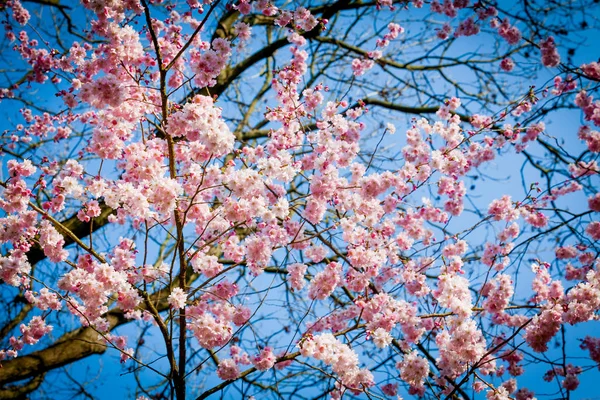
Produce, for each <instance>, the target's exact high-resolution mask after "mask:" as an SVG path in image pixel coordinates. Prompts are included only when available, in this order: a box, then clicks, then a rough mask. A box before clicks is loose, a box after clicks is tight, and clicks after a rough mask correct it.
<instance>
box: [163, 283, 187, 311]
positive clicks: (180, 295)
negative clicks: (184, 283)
mask: <svg viewBox="0 0 600 400" xmlns="http://www.w3.org/2000/svg"><path fill="white" fill-rule="evenodd" d="M167 301H168V302H169V305H170V306H171V307H172V308H175V309H178V308H184V307H185V303H186V301H187V295H186V294H185V292H184V291H183V289H181V288H179V287H176V288H173V291H172V292H171V294H170V295H169V297H168V299H167Z"/></svg>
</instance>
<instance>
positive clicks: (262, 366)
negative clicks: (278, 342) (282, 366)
mask: <svg viewBox="0 0 600 400" xmlns="http://www.w3.org/2000/svg"><path fill="white" fill-rule="evenodd" d="M275 361H277V357H275V354H273V350H272V349H271V348H270V347H265V348H264V349H262V350H261V352H260V353H259V354H258V355H256V356H254V358H252V364H254V366H255V367H256V369H257V370H259V371H266V370H268V369H271V368H273V366H274V365H275Z"/></svg>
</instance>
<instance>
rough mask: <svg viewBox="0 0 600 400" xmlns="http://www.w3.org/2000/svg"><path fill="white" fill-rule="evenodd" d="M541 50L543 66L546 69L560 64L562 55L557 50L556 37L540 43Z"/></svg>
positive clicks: (550, 37)
mask: <svg viewBox="0 0 600 400" xmlns="http://www.w3.org/2000/svg"><path fill="white" fill-rule="evenodd" d="M540 50H541V51H542V64H544V66H546V67H556V66H557V65H558V64H560V55H559V54H558V51H557V50H556V44H555V43H554V37H552V36H549V37H548V38H546V39H545V40H542V41H540Z"/></svg>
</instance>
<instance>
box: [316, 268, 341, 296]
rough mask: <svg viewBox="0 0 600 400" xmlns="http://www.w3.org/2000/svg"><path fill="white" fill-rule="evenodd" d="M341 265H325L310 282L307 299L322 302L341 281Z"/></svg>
mask: <svg viewBox="0 0 600 400" xmlns="http://www.w3.org/2000/svg"><path fill="white" fill-rule="evenodd" d="M341 273H342V265H341V264H339V263H336V262H331V263H329V264H327V266H326V267H325V269H324V270H323V271H321V272H319V273H318V274H317V275H315V276H314V278H313V279H312V280H311V281H310V287H309V289H308V298H309V299H312V300H324V299H326V298H327V297H329V295H331V293H333V291H334V290H335V288H336V287H337V286H338V284H339V283H340V281H341Z"/></svg>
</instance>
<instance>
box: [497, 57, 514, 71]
mask: <svg viewBox="0 0 600 400" xmlns="http://www.w3.org/2000/svg"><path fill="white" fill-rule="evenodd" d="M500 68H502V70H504V71H506V72H510V71H512V70H513V69H514V68H515V62H514V61H513V60H512V58H508V57H507V58H504V59H502V61H500Z"/></svg>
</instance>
